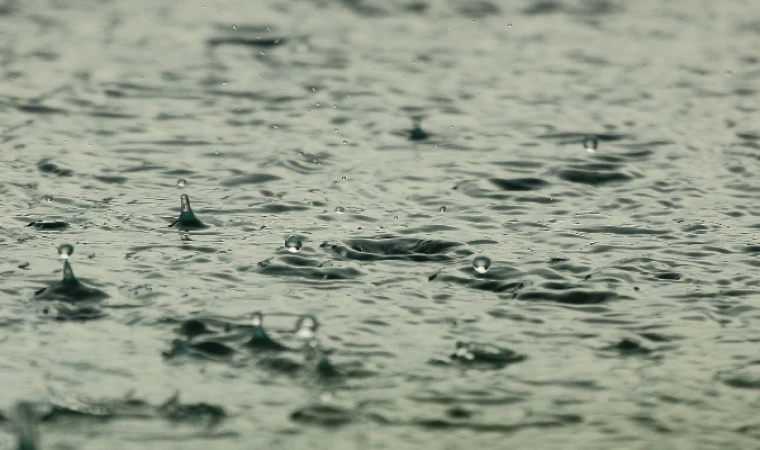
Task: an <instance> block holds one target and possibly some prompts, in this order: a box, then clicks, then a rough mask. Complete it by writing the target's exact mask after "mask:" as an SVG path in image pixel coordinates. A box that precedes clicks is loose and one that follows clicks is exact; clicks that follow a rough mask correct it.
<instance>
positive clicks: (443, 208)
mask: <svg viewBox="0 0 760 450" xmlns="http://www.w3.org/2000/svg"><path fill="white" fill-rule="evenodd" d="M438 212H442V213H445V212H446V207H445V206H441V207H440V208H438Z"/></svg>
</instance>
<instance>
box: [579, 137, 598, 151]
mask: <svg viewBox="0 0 760 450" xmlns="http://www.w3.org/2000/svg"><path fill="white" fill-rule="evenodd" d="M597 147H599V139H597V138H596V136H586V137H585V138H583V148H585V149H586V151H587V152H589V153H594V152H595V151H596V149H597Z"/></svg>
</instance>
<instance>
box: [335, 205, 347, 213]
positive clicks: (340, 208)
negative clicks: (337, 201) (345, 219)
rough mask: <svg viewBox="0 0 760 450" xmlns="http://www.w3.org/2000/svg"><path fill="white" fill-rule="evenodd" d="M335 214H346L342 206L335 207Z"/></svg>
mask: <svg viewBox="0 0 760 450" xmlns="http://www.w3.org/2000/svg"><path fill="white" fill-rule="evenodd" d="M335 212H336V213H338V214H343V213H344V212H346V208H344V207H342V206H336V207H335Z"/></svg>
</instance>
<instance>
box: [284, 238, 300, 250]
mask: <svg viewBox="0 0 760 450" xmlns="http://www.w3.org/2000/svg"><path fill="white" fill-rule="evenodd" d="M301 247H303V241H302V240H301V237H300V236H296V235H294V234H292V235H290V236H288V238H287V239H285V250H287V251H289V252H290V253H298V252H300V251H301Z"/></svg>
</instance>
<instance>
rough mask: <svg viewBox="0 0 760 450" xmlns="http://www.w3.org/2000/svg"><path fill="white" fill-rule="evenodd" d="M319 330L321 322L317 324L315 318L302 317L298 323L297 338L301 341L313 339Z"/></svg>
mask: <svg viewBox="0 0 760 450" xmlns="http://www.w3.org/2000/svg"><path fill="white" fill-rule="evenodd" d="M318 328H319V322H317V319H316V317H314V316H309V315H306V316H301V317H300V318H299V319H298V322H296V330H295V333H296V336H297V337H299V338H301V339H313V338H314V336H315V335H316V332H317V329H318Z"/></svg>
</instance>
